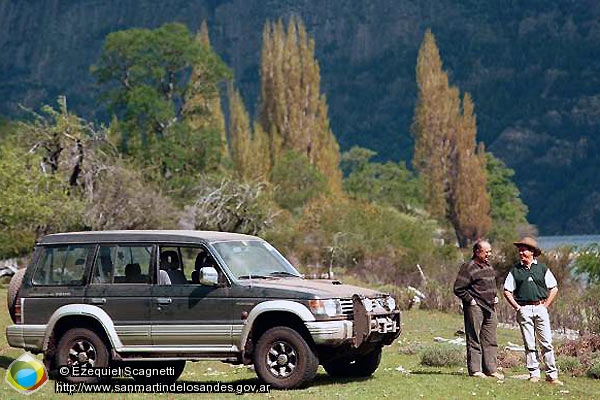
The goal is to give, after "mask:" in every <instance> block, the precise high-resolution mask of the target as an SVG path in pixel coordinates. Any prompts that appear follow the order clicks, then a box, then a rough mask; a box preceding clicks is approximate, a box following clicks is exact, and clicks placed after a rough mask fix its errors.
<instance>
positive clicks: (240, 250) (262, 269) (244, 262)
mask: <svg viewBox="0 0 600 400" xmlns="http://www.w3.org/2000/svg"><path fill="white" fill-rule="evenodd" d="M213 246H214V247H215V249H216V250H217V252H218V253H219V255H220V256H221V258H222V259H223V261H225V263H226V264H227V267H228V268H229V270H230V271H231V273H232V274H233V275H234V276H235V277H236V278H237V279H246V278H252V277H266V276H274V277H275V276H279V277H280V276H300V273H299V272H298V271H297V270H296V269H295V268H294V267H293V266H292V265H291V264H290V263H289V262H288V261H287V260H286V259H285V258H284V257H283V256H282V255H281V254H280V253H279V252H278V251H277V250H276V249H275V248H274V247H273V246H271V245H270V244H269V243H267V242H264V241H261V240H244V241H228V242H217V243H213Z"/></svg>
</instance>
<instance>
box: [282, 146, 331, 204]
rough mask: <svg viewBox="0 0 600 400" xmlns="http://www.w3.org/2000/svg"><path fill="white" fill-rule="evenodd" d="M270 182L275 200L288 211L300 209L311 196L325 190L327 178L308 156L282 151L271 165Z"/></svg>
mask: <svg viewBox="0 0 600 400" xmlns="http://www.w3.org/2000/svg"><path fill="white" fill-rule="evenodd" d="M271 182H272V183H273V184H274V185H275V187H276V189H275V201H276V202H277V204H279V205H280V206H281V207H282V208H285V209H287V210H289V211H296V210H297V211H300V210H301V208H302V207H303V206H304V205H305V204H306V203H307V202H308V201H309V200H310V199H312V198H314V197H316V196H318V195H320V194H322V193H325V192H326V191H327V179H326V178H325V176H323V174H322V173H320V172H319V170H318V169H317V168H316V167H315V166H313V165H311V164H310V162H309V161H308V158H307V157H306V156H305V155H303V154H298V153H296V152H294V151H288V152H286V153H284V154H283V155H282V156H281V157H280V158H279V159H277V162H276V163H275V166H274V167H273V171H272V173H271Z"/></svg>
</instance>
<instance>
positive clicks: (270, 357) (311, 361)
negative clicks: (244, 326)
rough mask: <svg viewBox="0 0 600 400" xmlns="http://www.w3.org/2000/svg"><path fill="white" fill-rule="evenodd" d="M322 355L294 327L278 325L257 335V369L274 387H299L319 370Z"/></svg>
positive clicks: (262, 378)
mask: <svg viewBox="0 0 600 400" xmlns="http://www.w3.org/2000/svg"><path fill="white" fill-rule="evenodd" d="M318 367H319V359H318V358H317V356H316V355H315V352H314V351H313V349H312V348H311V347H310V346H309V344H308V343H307V342H306V340H304V338H303V337H302V335H300V334H299V333H298V332H296V331H295V330H293V329H291V328H288V327H275V328H271V329H269V330H267V331H266V332H265V333H263V335H262V336H261V337H260V339H258V342H257V344H256V348H255V351H254V369H255V371H256V374H257V375H258V377H259V378H260V379H261V380H262V381H264V382H265V383H267V384H269V385H271V387H273V388H275V389H296V388H299V387H302V386H304V385H306V384H308V383H309V382H310V381H312V380H313V378H314V377H315V375H316V374H317V368H318Z"/></svg>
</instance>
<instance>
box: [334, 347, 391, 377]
mask: <svg viewBox="0 0 600 400" xmlns="http://www.w3.org/2000/svg"><path fill="white" fill-rule="evenodd" d="M380 362H381V347H376V348H374V349H373V350H371V351H370V352H368V353H366V354H362V355H356V356H354V357H351V358H342V359H338V360H335V361H330V362H324V363H323V368H324V369H325V371H326V372H327V374H328V375H329V376H333V377H338V378H342V377H356V378H359V377H368V376H371V375H373V373H374V372H375V371H376V370H377V368H378V367H379V363H380Z"/></svg>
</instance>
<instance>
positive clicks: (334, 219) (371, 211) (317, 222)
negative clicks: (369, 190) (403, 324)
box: [298, 196, 434, 284]
mask: <svg viewBox="0 0 600 400" xmlns="http://www.w3.org/2000/svg"><path fill="white" fill-rule="evenodd" d="M433 228H434V225H433V223H432V222H431V221H426V220H423V219H419V218H415V217H412V216H408V215H406V214H402V213H400V212H398V211H397V210H396V209H394V208H393V207H384V206H378V205H374V204H369V203H364V202H360V201H353V200H348V199H344V198H339V197H338V198H334V197H326V196H321V197H319V198H315V199H314V200H312V201H310V202H309V203H308V205H307V206H306V207H305V208H304V210H303V214H302V216H301V218H300V221H299V231H300V232H301V233H302V237H303V241H302V243H298V245H299V246H300V247H301V248H302V249H303V254H301V255H300V256H301V261H302V262H303V263H307V264H309V263H312V264H316V263H320V264H322V265H323V264H324V265H330V264H331V265H333V266H334V267H353V266H354V267H357V268H358V269H360V270H362V272H364V275H365V276H367V275H368V276H370V277H378V278H380V280H381V281H386V282H390V281H396V280H397V279H402V281H403V282H405V283H409V284H415V283H412V282H411V280H414V279H416V280H417V282H420V277H419V273H418V271H417V269H416V268H415V264H416V263H419V262H420V260H421V259H422V258H423V257H424V255H426V254H430V253H431V251H432V247H433V240H432V237H433ZM396 283H398V282H396Z"/></svg>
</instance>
